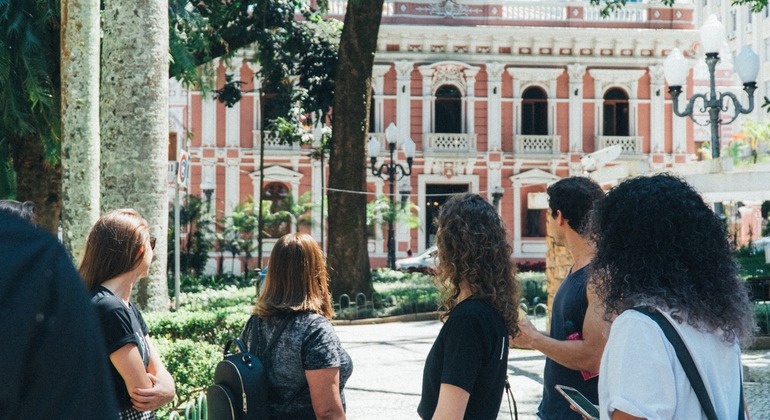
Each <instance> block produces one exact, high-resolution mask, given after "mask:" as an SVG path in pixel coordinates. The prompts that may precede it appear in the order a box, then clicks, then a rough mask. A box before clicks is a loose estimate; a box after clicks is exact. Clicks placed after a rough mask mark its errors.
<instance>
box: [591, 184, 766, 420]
mask: <svg viewBox="0 0 770 420" xmlns="http://www.w3.org/2000/svg"><path fill="white" fill-rule="evenodd" d="M591 229H592V232H593V233H594V234H595V235H596V237H597V239H598V243H597V250H596V256H595V258H594V260H593V262H592V264H591V269H592V275H591V282H592V283H593V285H594V286H595V290H596V293H597V295H598V297H599V299H600V300H601V301H602V302H603V303H604V305H605V308H606V312H605V316H606V317H607V318H608V319H611V318H614V320H613V322H612V327H611V330H610V335H609V339H608V341H607V345H606V347H605V350H604V354H603V356H602V362H601V372H602V374H601V375H600V376H599V403H600V409H601V410H600V411H601V418H602V419H607V418H612V419H629V418H630V419H633V418H649V419H685V418H686V419H693V418H706V417H705V414H703V413H704V412H703V410H702V408H701V404H700V403H699V401H698V398H697V397H696V394H695V392H694V391H693V387H692V385H691V384H690V382H689V380H688V379H687V376H686V375H685V371H684V369H683V368H682V365H681V363H680V362H679V359H678V358H677V355H676V353H675V351H674V348H673V347H672V345H671V343H670V342H669V340H668V339H667V338H666V336H665V335H664V333H663V331H662V330H661V328H660V327H659V325H658V324H657V323H656V322H655V321H653V320H652V319H651V318H650V317H648V316H647V315H644V314H643V313H642V312H639V311H636V310H630V309H631V308H634V307H639V306H645V307H649V308H651V309H652V310H653V311H655V312H658V313H660V314H662V315H663V316H665V318H666V319H667V320H668V321H669V322H670V323H671V324H672V325H673V327H674V330H675V331H676V332H677V333H678V334H679V336H681V338H682V340H683V341H684V343H685V344H686V347H687V348H689V349H690V353H691V356H692V359H693V360H694V362H695V365H696V366H697V370H698V372H699V373H700V376H701V377H702V378H703V382H704V383H705V387H706V390H707V393H708V396H709V398H710V399H711V402H712V404H713V406H714V409H715V412H716V414H717V417H718V418H723V419H727V418H736V415H737V414H738V413H739V412H740V410H741V409H742V407H741V403H740V400H741V349H740V344H744V345H745V344H746V343H747V341H748V340H749V338H750V334H751V331H752V328H753V327H752V326H753V325H754V324H753V314H752V312H751V306H750V303H749V299H748V293H747V291H746V288H745V286H744V284H743V282H742V281H741V280H740V279H739V278H738V268H737V264H736V261H735V259H734V257H733V254H732V251H731V249H730V246H729V244H728V241H727V235H726V233H725V229H724V227H723V225H722V222H721V221H720V220H719V218H718V217H717V216H716V215H715V214H714V213H713V212H712V211H711V209H710V208H709V207H708V206H707V205H706V204H705V203H704V202H703V199H702V198H701V197H700V195H699V194H698V193H697V192H696V191H695V190H694V189H693V188H692V187H690V186H689V185H688V184H686V183H685V182H684V181H682V180H680V179H678V178H676V177H673V176H670V175H655V176H651V177H639V178H633V179H630V180H627V181H625V182H623V183H621V184H620V185H618V186H617V187H615V188H613V189H612V190H610V192H609V193H608V194H607V196H606V198H605V199H604V200H603V201H602V202H600V203H598V204H597V205H596V207H595V208H594V213H593V215H592V227H591Z"/></svg>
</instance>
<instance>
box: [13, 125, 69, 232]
mask: <svg viewBox="0 0 770 420" xmlns="http://www.w3.org/2000/svg"><path fill="white" fill-rule="evenodd" d="M10 140H11V144H13V147H12V150H13V152H12V153H13V169H14V170H15V171H16V199H17V200H19V201H32V202H33V203H35V219H36V220H37V225H38V226H39V227H41V228H42V229H45V230H47V231H48V232H51V233H52V234H54V235H56V234H58V233H59V215H60V214H61V181H62V178H61V163H59V162H56V163H55V164H53V163H51V162H48V161H47V160H46V159H45V153H44V150H43V142H42V141H41V140H40V139H39V138H36V137H25V138H11V139H10Z"/></svg>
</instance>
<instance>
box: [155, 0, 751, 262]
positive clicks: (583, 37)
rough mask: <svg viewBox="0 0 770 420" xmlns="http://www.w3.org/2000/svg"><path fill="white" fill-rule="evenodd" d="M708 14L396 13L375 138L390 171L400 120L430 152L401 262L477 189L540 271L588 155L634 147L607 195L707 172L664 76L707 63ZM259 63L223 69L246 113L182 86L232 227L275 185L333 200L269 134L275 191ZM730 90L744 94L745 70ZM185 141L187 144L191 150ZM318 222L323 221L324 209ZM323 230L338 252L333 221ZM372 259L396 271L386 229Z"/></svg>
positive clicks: (373, 125) (492, 7)
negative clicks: (551, 220)
mask: <svg viewBox="0 0 770 420" xmlns="http://www.w3.org/2000/svg"><path fill="white" fill-rule="evenodd" d="M330 8H331V10H330V15H332V16H335V17H340V18H342V15H343V14H344V10H345V2H344V1H339V0H330ZM696 8H697V6H696V5H695V4H693V3H689V2H686V1H679V0H678V1H677V2H676V4H675V5H674V6H673V7H667V6H664V5H662V4H661V3H657V2H641V3H633V2H629V3H628V4H627V5H626V6H625V7H624V8H623V9H622V10H620V11H618V12H615V13H611V14H610V16H608V17H607V18H603V17H601V16H600V13H599V8H598V7H595V6H591V5H590V4H589V3H588V2H583V1H569V2H565V1H516V0H491V1H490V0H485V1H478V0H409V1H390V0H386V2H385V7H384V9H383V18H382V26H381V28H380V34H379V38H378V44H377V53H376V56H375V65H374V70H373V83H372V91H373V100H372V111H371V117H370V119H371V121H370V131H371V134H370V136H374V137H375V138H378V139H380V140H381V141H382V142H383V149H382V153H381V154H380V157H379V162H384V161H385V160H387V155H386V153H385V150H386V148H385V136H384V134H383V132H384V131H385V127H387V126H388V125H389V124H390V123H395V124H396V126H397V127H398V129H399V133H400V137H401V138H406V137H411V138H412V139H413V140H414V142H415V143H416V144H417V153H416V156H415V159H414V166H413V171H412V175H411V177H409V178H408V185H409V188H408V189H409V190H411V192H410V194H409V196H408V200H410V201H411V202H413V203H415V204H416V205H417V207H418V208H419V211H420V218H421V219H422V227H421V228H419V229H409V228H408V227H407V226H398V227H397V229H396V245H397V258H402V257H405V256H406V253H407V250H411V251H413V252H414V253H419V252H421V251H422V250H424V249H426V248H427V247H429V246H430V244H431V243H432V241H433V239H434V233H435V232H434V231H433V227H432V223H431V221H432V217H433V216H435V214H436V209H437V207H438V206H439V205H440V204H441V203H443V202H444V201H445V200H446V198H447V197H448V195H449V194H452V193H456V192H459V191H471V192H476V193H479V194H482V195H484V196H487V197H489V198H490V200H492V193H493V192H495V191H498V192H502V197H500V199H499V209H500V212H501V214H502V215H503V217H504V219H505V221H506V223H507V225H508V227H509V229H510V237H511V238H512V239H513V248H514V255H513V256H514V257H515V258H516V259H519V260H522V261H526V260H529V261H535V260H541V259H543V258H544V257H545V252H546V243H545V220H546V219H545V210H544V209H545V208H547V201H546V199H545V195H544V192H545V189H546V186H547V185H548V184H549V183H552V182H554V181H556V180H558V179H560V178H563V177H566V176H570V175H577V174H582V173H583V168H582V166H581V163H580V159H581V157H583V156H584V155H585V154H587V153H591V152H594V151H597V150H600V149H603V148H606V147H609V146H613V145H619V146H621V148H622V151H623V152H622V154H621V156H620V157H619V158H618V159H616V160H615V161H614V162H612V163H610V164H609V166H610V167H607V168H604V169H601V170H599V171H597V172H596V173H594V176H595V177H596V178H597V179H599V180H600V181H602V182H605V183H612V182H615V180H616V179H617V177H622V176H624V175H628V174H635V173H644V172H647V171H650V170H659V169H663V168H668V167H672V166H675V165H679V164H684V163H687V162H690V161H692V160H695V159H697V151H698V149H699V147H700V142H702V141H708V136H696V133H695V131H696V130H695V129H694V127H693V124H692V122H690V121H689V120H686V119H684V118H679V117H676V116H674V115H673V113H672V104H671V97H670V96H669V95H668V87H667V86H666V84H665V80H664V78H663V68H662V65H663V60H664V59H665V57H666V54H667V53H668V51H669V50H671V49H672V48H679V49H680V50H682V51H685V52H686V54H689V56H690V57H693V63H694V62H695V58H696V57H697V55H696V53H697V39H698V32H697V28H698V26H699V21H700V20H702V18H700V17H698V16H697V15H698V12H697V10H696ZM248 56H249V53H248V52H244V53H243V54H242V55H241V58H240V59H235V60H233V61H232V63H231V64H230V66H226V65H225V64H220V65H219V68H218V69H217V74H218V76H217V83H218V84H219V85H220V86H221V84H222V83H224V80H225V76H226V75H227V74H233V75H235V76H236V77H238V78H240V79H241V80H243V81H245V82H247V84H246V85H244V86H243V89H244V90H251V91H252V92H250V93H247V94H246V95H245V96H244V98H243V100H242V101H241V102H239V103H238V104H237V105H235V107H233V108H226V107H225V106H224V105H223V104H221V103H218V102H216V101H215V100H213V99H212V95H211V94H205V95H202V94H201V93H200V92H197V91H187V90H185V89H183V88H181V87H179V86H178V85H176V84H173V83H172V85H174V86H175V87H174V88H172V91H171V104H172V109H171V118H170V120H171V124H172V129H171V130H172V132H176V133H177V134H176V137H177V138H179V139H186V138H189V139H190V140H189V142H188V143H187V145H186V146H187V148H188V151H189V153H190V155H191V157H192V160H191V180H190V188H189V189H190V193H192V194H195V195H200V196H204V193H203V189H204V187H207V188H208V189H212V188H213V194H212V196H211V197H212V199H211V203H212V207H214V206H215V207H216V211H217V212H218V215H222V214H225V215H226V214H228V213H229V212H231V211H232V209H233V207H234V206H236V205H237V204H238V203H239V202H241V201H243V200H245V199H246V196H247V195H252V196H254V197H258V196H259V188H260V185H263V188H264V189H265V192H266V194H267V196H268V197H269V198H271V199H280V198H281V197H282V196H285V195H286V194H291V195H292V196H294V198H295V199H296V198H298V197H299V196H301V195H302V194H304V193H306V192H308V191H310V192H311V193H312V195H313V198H314V201H316V202H320V201H321V197H322V196H323V193H324V186H325V185H326V179H325V178H324V177H328V173H327V168H326V167H325V166H323V167H322V164H321V162H320V161H317V160H311V159H310V158H309V157H308V153H309V150H307V147H300V146H298V145H295V146H284V145H281V144H279V142H278V141H277V140H276V139H275V138H273V137H270V136H267V137H266V138H265V139H264V141H265V156H264V161H265V179H264V182H263V181H262V180H261V179H260V176H259V159H260V156H259V151H260V141H261V138H260V128H261V127H260V120H261V118H260V115H259V109H260V104H259V100H260V95H259V89H260V88H261V86H260V85H259V81H258V80H256V79H254V72H255V71H256V70H257V68H256V67H254V64H251V63H248V62H246V60H243V57H248ZM700 61H702V60H700ZM697 72H698V70H697V68H696V70H695V72H693V73H691V75H690V77H689V78H688V85H687V86H685V87H684V93H685V95H682V97H683V98H682V99H681V101H682V104H681V105H684V98H689V97H690V96H691V95H692V94H693V93H694V92H695V91H698V89H702V83H701V82H699V81H698V80H697ZM693 75H695V79H696V80H695V81H693ZM720 79H721V80H722V81H721V82H720V84H724V85H729V86H731V87H732V86H735V87H734V91H736V92H740V90H739V87H738V86H739V84H738V83H734V82H733V78H732V72H731V68H730V67H727V68H725V69H724V70H722V71H721V73H720ZM741 95H743V94H742V93H741ZM739 97H741V96H739ZM728 129H729V128H728ZM178 143H179V144H177V145H176V146H174V147H177V148H181V147H184V146H185V145H184V144H183V143H185V142H181V141H180V142H178ZM398 154H399V160H400V161H402V162H404V161H405V159H404V155H403V153H402V152H401V151H400V150H399V153H398ZM404 163H405V162H404ZM397 189H398V190H404V188H403V186H400V187H397ZM367 191H368V192H369V193H370V194H371V195H370V196H369V199H370V200H371V199H374V198H375V197H376V196H377V195H387V193H388V185H387V182H386V181H383V180H381V179H379V178H376V177H373V176H371V174H370V177H369V182H368V185H367ZM399 199H400V195H397V197H396V200H399ZM325 216H328V215H325ZM328 217H338V215H331V216H328ZM314 219H315V220H316V221H319V220H320V219H321V210H320V208H319V209H316V210H314ZM309 231H310V233H312V234H313V235H314V236H315V237H316V238H317V239H318V240H319V242H322V241H323V242H325V241H324V238H323V236H322V226H321V224H320V223H315V224H314V225H313V227H312V228H310V229H309ZM323 234H325V230H324V232H323ZM266 243H267V246H266V247H265V256H267V255H268V253H269V250H270V240H267V241H266ZM369 251H370V256H371V262H372V266H373V267H378V266H384V265H385V262H386V255H387V249H386V238H385V233H384V229H375V230H374V236H373V237H372V238H371V239H370V241H369ZM225 267H229V264H225Z"/></svg>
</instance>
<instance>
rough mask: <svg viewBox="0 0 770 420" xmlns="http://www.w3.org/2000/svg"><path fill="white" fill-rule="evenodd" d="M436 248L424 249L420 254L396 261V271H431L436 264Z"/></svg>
mask: <svg viewBox="0 0 770 420" xmlns="http://www.w3.org/2000/svg"><path fill="white" fill-rule="evenodd" d="M437 255H438V252H437V249H436V246H435V245H434V246H432V247H430V248H428V249H426V250H425V251H424V252H423V253H422V254H420V255H417V256H414V257H408V258H401V259H400V260H396V270H409V271H432V270H433V269H434V268H436V263H437V262H438V256H437Z"/></svg>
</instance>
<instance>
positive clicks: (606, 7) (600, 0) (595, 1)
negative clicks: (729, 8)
mask: <svg viewBox="0 0 770 420" xmlns="http://www.w3.org/2000/svg"><path fill="white" fill-rule="evenodd" d="M745 1H747V2H753V1H757V2H762V1H764V2H765V4H767V0H745ZM675 2H676V0H661V3H662V4H663V5H664V6H669V7H670V6H673V5H674V3H675ZM591 4H592V5H594V6H601V7H602V8H601V11H600V13H601V15H602V16H603V17H607V16H609V15H610V14H612V13H614V12H618V11H620V10H622V9H623V8H624V7H625V6H626V0H591ZM760 10H761V9H760Z"/></svg>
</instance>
